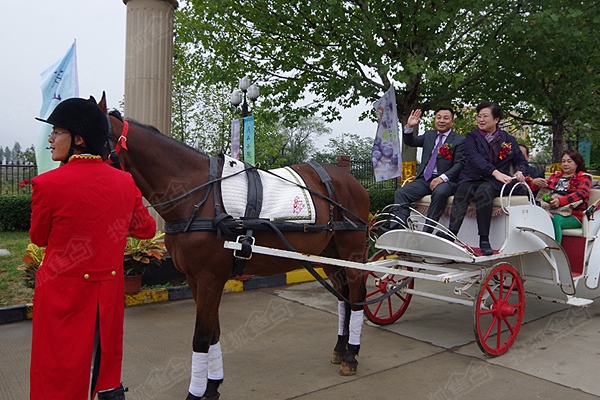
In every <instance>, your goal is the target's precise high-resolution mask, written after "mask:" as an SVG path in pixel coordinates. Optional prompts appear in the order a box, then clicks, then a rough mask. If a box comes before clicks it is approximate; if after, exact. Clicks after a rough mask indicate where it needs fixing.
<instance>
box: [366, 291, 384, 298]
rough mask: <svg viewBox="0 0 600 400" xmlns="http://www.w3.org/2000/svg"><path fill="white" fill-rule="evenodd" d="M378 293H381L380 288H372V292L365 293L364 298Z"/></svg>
mask: <svg viewBox="0 0 600 400" xmlns="http://www.w3.org/2000/svg"><path fill="white" fill-rule="evenodd" d="M379 293H383V290H381V289H376V290H373V291H372V292H370V293H367V295H366V296H365V298H369V297H371V296H373V295H376V294H379Z"/></svg>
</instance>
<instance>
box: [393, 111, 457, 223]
mask: <svg viewBox="0 0 600 400" xmlns="http://www.w3.org/2000/svg"><path fill="white" fill-rule="evenodd" d="M421 114H422V112H421V110H413V111H412V112H411V114H410V116H409V117H408V121H407V123H406V126H405V127H404V135H403V138H404V143H406V145H407V146H411V147H422V148H423V153H422V156H421V164H420V165H419V169H418V170H417V175H416V177H415V180H414V181H412V182H411V183H409V184H407V185H405V186H403V187H401V188H399V189H398V190H396V193H395V194H394V202H395V203H396V204H398V205H400V207H399V208H398V209H397V210H396V211H395V212H394V213H395V214H396V215H397V216H398V217H399V218H400V219H401V220H402V221H403V222H404V223H406V219H407V218H408V216H409V214H410V210H408V208H407V207H404V206H406V205H409V204H411V203H412V202H415V201H417V200H419V199H420V198H422V197H423V196H426V195H428V194H430V195H431V204H430V205H429V209H428V210H427V217H428V218H431V219H432V220H434V221H438V220H439V219H440V217H441V216H442V214H443V212H444V209H445V207H446V201H447V200H448V197H449V196H451V195H452V194H453V193H454V191H455V190H456V183H457V181H458V176H459V175H460V172H461V170H462V168H463V166H464V164H465V155H464V151H463V142H464V140H465V138H464V137H463V136H460V135H458V134H457V133H456V132H454V131H453V130H452V126H453V125H454V111H453V110H452V108H450V107H440V108H438V109H437V110H436V111H435V120H434V123H435V130H428V131H426V132H425V133H424V134H422V135H419V136H413V129H414V127H415V126H417V125H419V122H420V120H421ZM423 230H424V231H425V232H433V228H431V227H430V226H427V225H426V226H425V228H424V229H423Z"/></svg>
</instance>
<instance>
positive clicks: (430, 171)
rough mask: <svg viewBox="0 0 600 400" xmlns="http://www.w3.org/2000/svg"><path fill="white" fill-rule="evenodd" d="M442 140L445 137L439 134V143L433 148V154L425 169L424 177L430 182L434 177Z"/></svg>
mask: <svg viewBox="0 0 600 400" xmlns="http://www.w3.org/2000/svg"><path fill="white" fill-rule="evenodd" d="M442 140H444V135H440V134H439V133H438V140H437V143H436V144H435V147H434V148H433V152H432V153H431V155H430V156H429V161H428V162H427V166H426V167H425V172H424V173H423V177H424V178H425V180H426V181H428V180H430V179H431V177H432V176H433V170H434V168H435V163H436V160H437V155H438V151H439V149H440V146H441V145H442Z"/></svg>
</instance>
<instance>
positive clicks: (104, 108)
mask: <svg viewBox="0 0 600 400" xmlns="http://www.w3.org/2000/svg"><path fill="white" fill-rule="evenodd" d="M98 107H100V109H101V110H102V112H103V113H104V114H106V111H107V107H106V92H102V98H101V99H100V102H99V103H98Z"/></svg>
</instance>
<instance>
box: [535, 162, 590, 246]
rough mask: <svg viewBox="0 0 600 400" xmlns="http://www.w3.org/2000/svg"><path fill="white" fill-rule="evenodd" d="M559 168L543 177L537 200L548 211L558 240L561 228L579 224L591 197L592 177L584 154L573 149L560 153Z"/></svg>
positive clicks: (559, 240) (570, 227) (579, 226)
mask: <svg viewBox="0 0 600 400" xmlns="http://www.w3.org/2000/svg"><path fill="white" fill-rule="evenodd" d="M561 164H562V171H560V172H555V173H554V174H552V175H550V177H548V180H545V179H544V180H543V181H542V182H541V184H540V185H539V187H540V188H541V189H540V190H539V193H538V196H537V200H538V201H539V202H540V205H541V206H542V208H544V209H545V210H547V211H548V213H549V214H550V217H552V224H553V225H554V237H555V238H556V241H557V242H558V243H560V242H561V241H562V230H563V229H577V228H581V220H582V218H583V211H585V209H586V208H587V203H588V200H589V199H590V189H591V187H592V178H591V177H590V175H589V174H588V173H586V170H585V161H584V159H583V156H582V155H581V154H579V153H578V152H576V151H575V150H567V151H565V152H564V153H563V156H562V159H561Z"/></svg>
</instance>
